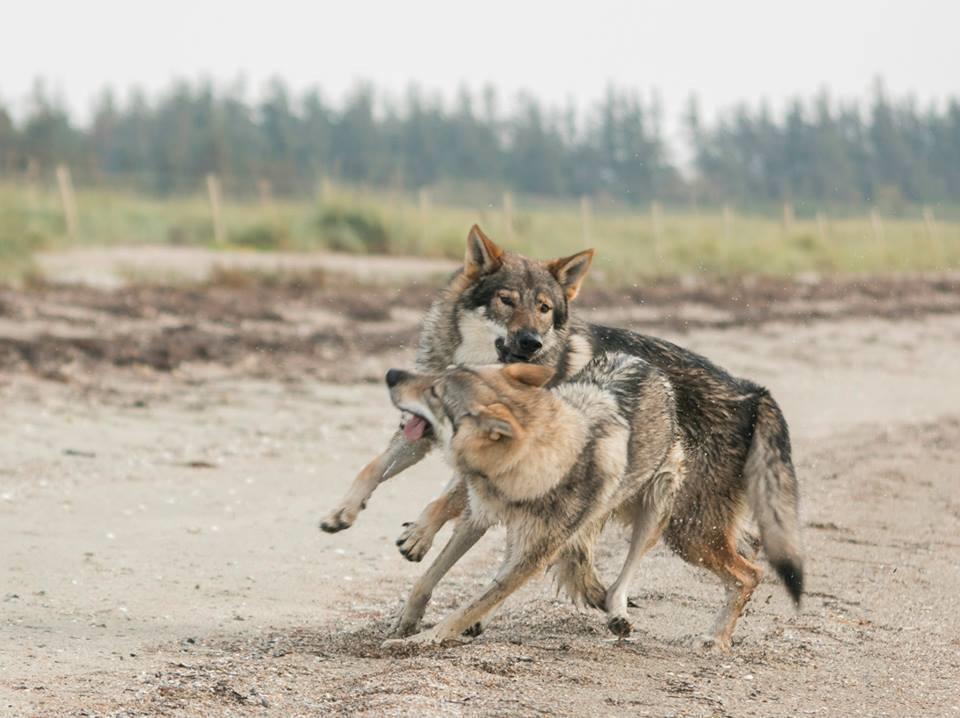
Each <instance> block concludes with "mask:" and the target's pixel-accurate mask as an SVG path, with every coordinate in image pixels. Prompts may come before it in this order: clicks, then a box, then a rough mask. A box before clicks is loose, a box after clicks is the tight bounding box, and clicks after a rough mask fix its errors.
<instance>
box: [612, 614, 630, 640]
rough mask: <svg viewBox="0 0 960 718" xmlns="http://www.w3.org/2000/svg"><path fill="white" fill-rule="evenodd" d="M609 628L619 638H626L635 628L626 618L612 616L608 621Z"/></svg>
mask: <svg viewBox="0 0 960 718" xmlns="http://www.w3.org/2000/svg"><path fill="white" fill-rule="evenodd" d="M607 628H609V629H610V633H612V634H613V635H615V636H616V637H617V638H626V637H627V636H629V635H630V633H631V631H633V626H632V625H631V624H630V620H629V619H628V618H627V617H626V616H610V619H609V620H608V621H607Z"/></svg>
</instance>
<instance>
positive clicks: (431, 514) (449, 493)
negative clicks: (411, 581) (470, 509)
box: [397, 476, 467, 561]
mask: <svg viewBox="0 0 960 718" xmlns="http://www.w3.org/2000/svg"><path fill="white" fill-rule="evenodd" d="M466 507H467V485H466V483H465V482H464V481H463V479H461V478H460V477H459V476H454V477H453V478H452V479H450V482H449V483H448V484H447V486H446V488H444V490H443V493H442V494H440V496H438V497H437V498H435V499H434V500H433V501H431V502H430V503H429V504H427V506H426V508H424V509H423V511H422V512H421V513H420V516H418V517H417V520H416V521H414V522H411V523H405V524H404V525H403V527H404V531H403V533H402V534H400V538H398V539H397V546H398V547H399V549H400V553H401V554H403V557H404V558H405V559H407V560H408V561H422V560H423V557H424V556H426V554H427V551H429V550H430V546H431V545H433V538H434V537H435V536H436V535H437V532H438V531H439V530H440V529H441V528H443V525H444V524H445V523H447V521H450V520H451V519H455V518H457V517H458V516H459V515H460V514H462V513H463V511H464V509H465V508H466Z"/></svg>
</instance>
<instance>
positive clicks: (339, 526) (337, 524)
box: [320, 506, 359, 534]
mask: <svg viewBox="0 0 960 718" xmlns="http://www.w3.org/2000/svg"><path fill="white" fill-rule="evenodd" d="M358 513H359V512H358V511H357V510H356V509H351V508H349V507H347V506H341V507H340V508H337V509H334V510H333V511H331V512H330V513H329V514H327V517H326V518H325V519H324V520H323V521H321V522H320V530H321V531H326V532H327V533H328V534H335V533H337V531H343V530H344V529H348V528H350V527H351V526H353V522H354V521H356V520H357V514H358Z"/></svg>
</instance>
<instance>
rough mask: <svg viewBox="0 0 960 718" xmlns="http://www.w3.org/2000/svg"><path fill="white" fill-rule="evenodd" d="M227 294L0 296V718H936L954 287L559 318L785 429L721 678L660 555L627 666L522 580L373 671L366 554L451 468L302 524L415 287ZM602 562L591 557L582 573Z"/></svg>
mask: <svg viewBox="0 0 960 718" xmlns="http://www.w3.org/2000/svg"><path fill="white" fill-rule="evenodd" d="M238 281H239V280H238V279H237V278H236V277H233V278H231V279H230V280H229V281H227V280H226V279H224V278H221V279H220V280H218V281H217V282H216V283H213V284H206V285H196V286H182V285H180V286H139V287H119V288H115V289H93V288H89V287H80V286H62V285H52V286H35V287H30V288H26V289H20V290H13V289H5V290H2V291H0V401H2V402H3V407H4V411H3V412H2V413H0V448H2V455H3V457H4V461H3V463H2V465H0V522H2V525H3V527H4V551H3V552H0V578H2V586H3V588H2V589H0V609H2V610H0V642H2V643H3V645H4V650H3V651H2V652H0V714H2V715H4V716H7V715H9V716H14V717H19V716H30V717H31V718H32V717H33V716H64V715H71V716H84V715H86V716H125V717H133V716H170V717H174V716H176V717H180V716H194V715H203V716H214V717H215V716H284V717H286V716H294V715H298V716H299V715H302V716H314V715H323V716H327V715H332V716H341V715H342V716H347V715H351V716H352V715H369V716H383V715H386V716H422V715H451V716H485V715H518V716H534V715H561V716H576V715H585V714H586V715H650V716H663V715H678V716H739V715H749V714H756V715H764V716H774V717H776V716H796V715H817V714H822V715H858V714H862V715H890V716H897V715H931V716H933V715H937V716H939V715H952V714H953V713H954V712H956V710H957V706H958V705H960V703H958V700H960V696H958V693H957V689H956V685H955V683H956V675H957V673H958V671H960V659H958V656H960V653H958V651H960V644H958V642H957V635H958V633H960V624H958V615H960V614H958V611H957V610H956V608H957V607H956V598H955V597H956V596H957V595H960V573H958V571H957V565H958V564H960V541H958V540H957V538H956V536H957V535H958V533H960V500H958V498H957V491H956V476H957V472H958V470H960V452H958V449H957V447H958V446H960V412H958V409H957V405H958V399H960V397H958V395H957V392H956V387H958V386H960V360H958V358H957V352H956V347H957V345H958V341H960V291H958V289H960V287H958V285H957V283H956V280H954V279H950V278H943V277H926V278H923V277H907V278H903V279H900V280H893V279H886V278H874V279H871V280H865V279H861V280H856V281H854V280H849V281H847V280H843V281H841V280H832V279H831V280H826V279H822V280H817V281H813V280H811V281H794V282H786V283H785V282H782V281H780V280H767V279H750V280H746V279H744V280H729V281H724V282H720V283H709V282H702V283H689V282H682V281H673V282H661V283H654V284H651V285H649V286H645V287H643V288H642V289H636V290H630V291H627V292H624V293H615V292H607V291H599V290H597V291H595V292H593V293H589V292H588V293H587V294H585V296H583V297H581V298H580V299H579V300H578V301H581V310H582V311H585V312H589V314H590V316H591V317H592V318H594V319H595V320H598V321H609V322H611V323H616V324H625V325H629V326H635V327H638V328H642V329H645V330H647V331H652V332H656V333H657V334H660V335H662V336H665V337H666V338H667V339H671V340H674V341H679V342H681V343H683V344H684V345H686V346H689V347H690V348H692V349H694V350H696V351H699V352H702V353H704V354H706V355H708V356H710V357H711V358H713V359H715V360H716V361H718V362H719V363H720V364H722V365H723V366H725V367H726V368H728V369H730V370H731V371H733V372H734V373H736V374H739V375H744V376H749V377H751V378H753V379H755V380H757V381H759V382H761V383H763V384H764V385H766V386H767V387H769V388H770V389H771V391H772V392H773V394H774V395H775V396H776V397H777V399H778V401H779V402H780V403H781V405H782V407H783V409H784V413H785V415H786V417H787V418H788V420H789V422H790V426H791V434H792V437H793V440H794V448H795V457H796V460H797V467H798V475H799V477H800V482H801V494H802V508H801V512H802V517H803V523H804V540H805V544H806V551H807V556H808V563H807V573H808V576H809V591H808V593H807V595H806V597H805V602H804V604H803V608H802V611H801V612H799V613H796V612H794V611H793V609H792V607H791V604H790V602H789V599H788V598H787V596H786V594H785V592H784V591H783V589H782V587H781V586H780V585H779V584H777V583H776V582H775V581H774V580H773V579H767V580H765V581H764V583H763V584H762V585H761V586H760V588H759V589H758V591H757V593H756V594H755V597H754V600H753V601H752V602H751V604H750V606H749V608H748V613H747V615H746V616H745V617H744V619H743V620H742V622H741V624H740V626H739V627H738V630H737V633H736V636H735V640H736V642H735V647H734V652H733V653H732V654H731V655H724V656H719V655H716V654H713V653H705V652H702V651H697V650H693V649H691V648H690V647H689V643H690V641H689V639H690V638H691V637H692V636H694V635H696V634H698V633H700V632H702V631H703V630H704V629H705V628H706V627H707V626H709V624H710V622H711V620H712V616H713V614H714V612H715V611H716V610H717V609H718V608H719V604H720V601H721V591H720V589H719V587H718V585H717V583H716V581H715V580H714V579H713V578H712V577H711V576H710V575H708V574H706V573H704V572H700V571H697V570H695V569H694V568H692V567H689V566H687V565H686V564H684V563H683V562H681V561H680V560H678V559H677V558H676V557H674V556H672V555H671V554H670V553H669V552H668V551H667V550H666V549H664V548H662V547H661V548H658V549H656V550H655V551H653V552H652V553H651V555H650V556H649V557H648V558H646V559H645V561H644V563H643V565H642V568H641V572H640V576H639V578H638V580H637V582H636V584H635V585H634V586H633V591H632V594H631V595H632V597H633V600H634V602H635V603H636V607H635V608H633V609H631V620H632V621H633V623H634V626H635V633H634V635H633V636H632V637H631V638H630V639H629V640H627V641H622V642H618V641H616V640H614V639H613V638H612V636H610V635H609V633H608V632H607V630H606V628H605V625H604V621H603V617H602V616H601V615H600V614H599V613H597V612H594V611H581V610H577V609H575V608H574V607H573V606H571V605H570V604H569V603H568V602H567V601H566V600H565V599H564V598H563V597H559V598H558V597H557V596H556V594H555V591H554V590H553V588H552V586H551V584H550V582H549V581H548V580H541V581H537V582H534V583H532V584H531V585H529V586H527V587H525V588H524V589H523V590H522V591H521V592H520V593H518V594H517V595H516V596H514V597H512V598H511V600H510V601H508V602H507V604H506V605H505V606H504V607H503V609H502V610H501V611H500V613H499V615H498V616H497V617H496V618H495V619H494V620H493V622H492V623H491V625H490V627H489V628H488V630H487V632H486V633H485V634H484V635H482V636H480V637H479V638H477V639H476V640H475V641H473V642H472V643H470V644H468V645H464V646H459V647H450V648H442V649H436V650H430V651H424V652H416V653H410V654H408V655H399V656H398V655H393V654H387V653H385V652H384V651H383V650H382V649H381V642H382V640H383V639H384V638H385V637H386V636H387V634H388V631H389V629H390V626H391V624H392V621H393V619H394V616H395V615H396V613H397V611H398V609H399V607H400V604H401V601H402V599H403V597H404V596H405V595H406V593H407V591H409V589H410V586H411V585H412V583H413V581H414V580H415V578H416V577H417V576H418V575H420V574H421V572H422V571H423V570H424V569H425V565H423V564H411V563H409V562H406V561H404V560H403V559H402V558H401V557H400V556H399V554H398V553H397V551H396V548H395V546H394V544H393V541H394V539H395V538H396V536H397V535H398V534H399V533H400V531H401V528H400V525H401V523H402V522H403V521H407V520H410V519H411V518H413V517H415V516H416V515H417V514H418V513H419V511H420V510H421V509H422V507H423V505H424V504H425V503H426V501H428V500H429V499H430V498H432V497H433V496H434V495H435V494H436V493H437V492H438V491H439V489H440V487H442V486H443V484H444V483H445V481H446V480H447V479H448V477H449V470H448V469H447V468H446V467H445V466H444V465H443V464H442V463H441V462H440V460H439V457H431V458H429V459H427V460H426V461H425V462H423V464H421V465H419V466H417V467H415V468H414V469H411V470H410V471H408V472H406V473H405V474H404V475H403V476H400V477H398V478H396V479H394V480H391V481H389V482H385V483H384V484H383V485H382V486H381V487H380V488H379V489H378V491H377V493H376V494H375V495H374V497H373V499H372V500H371V502H370V504H369V506H368V507H367V509H366V511H364V513H363V514H361V516H360V518H359V520H358V522H357V524H356V525H355V526H354V527H353V528H351V529H350V530H349V531H346V532H343V533H340V534H337V535H335V536H329V535H326V534H321V533H320V532H319V530H318V529H317V522H318V520H319V519H320V518H321V517H322V516H323V515H324V514H325V513H326V511H327V510H328V509H329V508H331V507H332V505H333V504H334V503H335V502H336V500H337V499H338V498H339V496H340V495H341V493H342V492H343V491H344V490H345V489H346V486H347V484H348V483H349V480H350V479H351V478H352V476H353V475H354V474H355V472H356V471H357V470H358V469H359V468H360V467H361V466H362V465H363V464H364V463H365V462H367V461H368V460H369V459H370V458H371V457H372V456H373V455H374V454H376V453H377V452H378V451H380V450H381V449H382V448H383V445H384V443H385V441H386V439H387V437H388V436H389V435H390V433H391V432H392V431H393V429H394V428H395V424H396V420H397V416H396V413H395V412H394V411H393V410H392V409H391V408H390V407H389V404H388V401H387V397H386V393H385V390H384V388H383V387H382V386H381V385H379V384H376V385H374V384H370V383H363V382H367V381H368V380H372V379H377V380H378V381H379V378H380V377H381V376H382V374H383V371H384V369H385V368H386V367H387V366H390V365H404V364H405V363H408V362H409V361H411V359H412V355H413V342H414V339H415V336H416V331H417V322H418V321H419V317H420V312H421V311H422V309H423V308H424V307H425V306H426V304H427V302H428V301H429V299H430V298H431V296H432V293H433V289H432V288H431V287H427V286H415V287H409V288H387V287H378V288H369V287H360V286H347V287H335V286H332V285H330V284H329V283H328V284H326V285H321V286H316V285H312V284H310V283H306V284H305V283H303V282H289V283H288V282H283V281H276V280H275V279H270V280H269V281H267V282H254V283H252V284H245V283H239V284H238ZM248 281H249V277H245V278H244V279H243V282H248ZM51 378H53V379H57V381H50V379H51ZM327 379H330V380H332V381H325V380H327ZM446 535H447V534H441V536H440V538H439V541H440V542H442V541H443V540H444V539H445V537H446ZM502 540H503V537H502V535H500V534H498V533H496V532H491V535H489V536H487V537H485V538H484V539H483V541H481V542H480V543H479V544H478V545H477V547H476V548H475V549H474V550H472V551H471V552H470V553H469V554H468V555H467V556H466V557H465V558H464V559H463V561H462V562H461V563H459V564H458V565H457V566H456V567H455V569H454V570H453V571H452V572H451V574H450V575H449V577H448V578H447V579H446V580H445V581H444V582H443V583H441V585H440V586H439V587H438V589H437V591H436V592H435V595H434V597H433V602H432V604H431V606H430V608H429V610H428V613H427V621H428V622H433V621H436V620H438V619H439V618H440V617H441V616H443V615H444V614H445V613H446V612H448V611H450V610H451V609H452V608H453V607H454V606H456V605H459V604H460V603H461V602H462V601H464V600H466V599H467V598H468V597H469V596H470V595H472V594H473V593H474V592H475V591H476V590H478V588H479V587H480V586H481V585H482V584H483V583H484V582H485V581H486V580H488V579H489V576H491V575H492V573H493V571H494V570H495V567H496V566H497V563H498V560H499V558H500V555H501V543H502ZM625 541H626V537H625V536H624V535H623V534H622V533H620V532H619V530H617V529H611V530H610V531H608V532H607V533H606V534H605V535H604V537H603V539H602V541H601V546H600V551H599V554H598V562H599V568H600V573H601V575H602V576H604V577H605V578H606V579H607V580H610V578H611V577H612V576H614V575H615V572H616V570H617V568H618V563H619V562H620V561H622V557H623V555H624V553H625V550H626V543H625ZM436 551H437V547H434V549H433V552H432V553H431V554H429V555H428V557H427V561H429V560H430V559H431V558H432V557H433V556H434V555H435V554H436Z"/></svg>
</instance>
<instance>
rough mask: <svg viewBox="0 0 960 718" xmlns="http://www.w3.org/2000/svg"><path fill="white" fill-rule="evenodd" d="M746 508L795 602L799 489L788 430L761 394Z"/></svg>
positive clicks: (799, 566)
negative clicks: (791, 457)
mask: <svg viewBox="0 0 960 718" xmlns="http://www.w3.org/2000/svg"><path fill="white" fill-rule="evenodd" d="M743 473H744V477H745V478H746V482H747V497H748V500H749V502H750V508H751V510H752V511H753V515H754V516H755V517H756V519H757V524H758V525H759V526H760V538H761V540H762V541H763V548H764V550H765V551H766V554H767V559H768V560H769V561H770V564H771V565H772V566H773V568H774V569H775V570H776V572H777V573H778V574H779V575H780V578H781V579H783V583H784V585H785V586H786V588H787V591H788V592H789V593H790V596H791V597H792V598H793V600H794V602H795V603H796V604H797V605H800V596H801V595H803V553H802V549H801V545H800V519H799V516H798V513H797V503H798V501H799V487H798V486H797V477H796V474H795V473H794V471H793V463H792V462H791V460H790V433H789V431H788V429H787V422H786V421H785V420H784V418H783V414H782V413H781V412H780V407H778V406H777V403H776V402H775V401H774V400H773V397H771V396H770V395H769V394H768V393H766V392H764V394H763V396H762V397H761V399H760V403H759V404H758V406H757V420H756V423H755V424H754V429H753V442H752V444H751V445H750V452H749V453H748V454H747V461H746V463H745V465H744V468H743Z"/></svg>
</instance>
